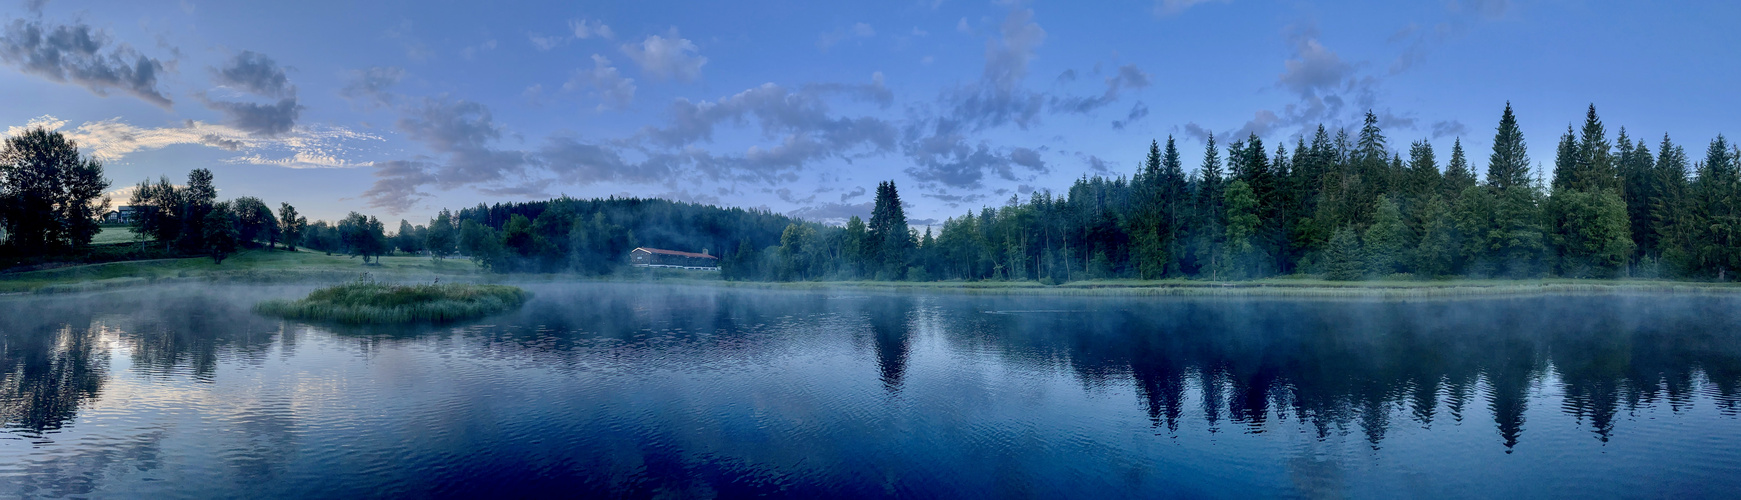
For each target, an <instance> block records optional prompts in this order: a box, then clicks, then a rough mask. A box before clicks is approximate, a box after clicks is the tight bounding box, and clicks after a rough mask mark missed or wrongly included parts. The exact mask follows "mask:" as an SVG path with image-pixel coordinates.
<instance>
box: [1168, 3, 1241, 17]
mask: <svg viewBox="0 0 1741 500" xmlns="http://www.w3.org/2000/svg"><path fill="white" fill-rule="evenodd" d="M1231 1H1232V0H1160V1H1159V2H1156V3H1155V15H1157V16H1171V15H1175V14H1178V13H1180V12H1184V11H1185V9H1189V8H1191V7H1194V6H1196V5H1199V4H1205V3H1210V2H1220V3H1228V2H1231Z"/></svg>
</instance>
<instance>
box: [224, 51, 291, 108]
mask: <svg viewBox="0 0 1741 500" xmlns="http://www.w3.org/2000/svg"><path fill="white" fill-rule="evenodd" d="M212 74H213V77H214V78H215V79H216V80H217V82H218V84H219V85H224V86H228V87H234V88H237V89H240V90H242V91H244V92H248V93H251V94H255V95H260V96H265V97H273V98H287V97H294V96H295V95H296V87H295V86H294V85H291V84H290V77H289V76H287V75H285V74H284V68H280V67H278V63H276V62H274V61H272V58H270V57H266V55H265V54H261V53H259V52H254V51H250V50H244V51H242V52H241V53H239V54H236V56H235V57H232V58H230V60H229V61H228V62H226V63H225V64H224V66H223V67H221V68H213V69H212Z"/></svg>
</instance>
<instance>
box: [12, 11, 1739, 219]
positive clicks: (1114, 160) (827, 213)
mask: <svg viewBox="0 0 1741 500" xmlns="http://www.w3.org/2000/svg"><path fill="white" fill-rule="evenodd" d="M0 1H12V0H0ZM0 9H3V10H0V16H3V17H4V19H0V29H3V31H4V32H3V33H0V95H4V96H5V98H4V99H0V126H4V127H6V131H7V133H8V134H16V133H18V132H20V131H22V130H25V129H27V128H30V127H47V128H50V129H54V130H59V131H61V132H63V133H65V134H67V135H69V136H70V137H71V138H73V139H75V140H76V141H78V143H79V145H80V146H81V149H82V150H83V151H84V152H85V153H86V154H89V155H93V156H95V157H96V158H98V159H100V160H102V161H103V162H104V164H105V170H106V173H107V175H108V177H109V179H110V180H111V181H113V183H114V184H113V186H112V189H114V190H115V193H113V194H114V196H115V197H116V200H117V203H116V204H124V203H125V198H126V196H127V194H128V193H127V189H128V188H130V187H131V186H133V185H136V184H138V183H139V182H140V181H142V180H146V179H153V180H155V179H157V178H159V177H160V176H167V177H168V178H170V179H171V181H172V182H176V181H181V180H184V179H185V178H186V176H187V172H188V171H189V170H191V169H194V168H207V169H210V170H211V171H212V172H213V174H214V176H215V178H216V184H217V186H218V188H219V196H220V198H224V199H229V198H235V197H241V196H255V197H259V198H261V199H263V200H265V201H266V202H267V203H268V204H270V205H273V206H276V205H277V203H278V202H281V201H282V202H289V203H291V204H293V205H295V206H297V208H298V210H299V211H300V212H302V213H304V214H307V215H308V216H310V218H311V219H314V218H319V219H328V220H332V219H336V218H339V217H343V216H344V215H345V214H346V213H348V212H351V211H358V212H362V213H365V214H372V215H377V216H379V217H381V218H382V219H383V220H389V221H391V220H396V219H408V220H410V221H412V222H413V223H422V222H424V221H427V220H428V219H429V218H431V217H433V215H434V214H435V213H436V212H437V211H439V210H441V209H442V208H451V209H458V208H463V207H468V206H475V205H477V204H479V203H496V202H506V201H529V200H540V199H548V198H552V197H556V196H563V195H566V196H572V197H583V198H586V197H606V196H619V197H621V196H635V197H661V198H668V199H676V200H683V201H691V202H700V203H710V204H719V205H728V206H742V207H750V208H760V209H766V210H770V211H773V212H777V213H784V214H791V215H796V216H800V217H804V218H808V219H812V220H819V221H825V222H832V223H838V222H840V221H842V220H844V218H845V217H848V216H851V215H859V216H861V217H868V215H869V213H870V208H871V204H872V197H873V196H874V194H871V193H874V192H875V189H874V186H876V184H877V183H878V182H881V181H887V180H892V181H894V182H895V183H896V185H897V186H898V188H899V190H900V193H901V197H902V200H903V201H904V202H905V204H906V205H907V210H906V213H907V215H908V217H909V219H910V220H911V222H913V223H914V224H916V225H927V224H937V223H939V222H938V221H941V220H943V219H944V218H946V217H951V216H958V215H960V214H963V213H966V212H968V211H969V210H977V209H978V208H979V207H981V206H986V205H991V206H998V205H1002V204H1004V203H1006V202H1007V201H1008V200H1009V199H1010V198H1011V197H1012V196H1019V197H1020V198H1021V199H1026V198H1027V197H1028V196H1029V195H1030V194H1032V193H1034V192H1035V191H1036V190H1051V191H1052V192H1054V193H1061V192H1064V191H1066V190H1067V189H1068V187H1069V185H1070V183H1072V182H1073V181H1075V180H1076V179H1078V178H1081V177H1082V176H1085V175H1087V176H1093V175H1105V176H1118V175H1125V176H1128V175H1130V174H1131V173H1132V172H1134V171H1135V170H1136V164H1137V162H1138V161H1140V160H1141V159H1142V158H1143V156H1144V155H1145V154H1146V152H1147V149H1148V145H1149V142H1150V141H1151V140H1160V141H1162V142H1165V141H1166V140H1167V138H1168V137H1173V138H1175V139H1176V140H1177V141H1178V144H1179V147H1180V148H1181V149H1182V150H1183V151H1184V152H1185V154H1184V156H1185V158H1186V164H1187V165H1188V166H1189V167H1191V168H1193V169H1194V168H1195V166H1196V165H1197V164H1198V163H1199V161H1200V160H1199V159H1200V158H1201V157H1202V152H1203V147H1204V142H1205V139H1206V138H1207V137H1208V136H1209V135H1210V134H1214V135H1215V137H1217V139H1218V140H1219V141H1220V142H1221V143H1222V144H1225V143H1226V142H1228V141H1227V139H1228V138H1229V137H1233V138H1244V137H1247V136H1249V135H1250V134H1257V135H1258V136H1259V137H1261V138H1262V139H1263V140H1264V142H1265V144H1266V145H1268V148H1269V149H1271V150H1273V149H1274V147H1275V145H1276V144H1277V143H1278V141H1280V142H1281V143H1282V144H1285V145H1287V146H1288V147H1289V148H1290V149H1291V148H1292V147H1293V145H1294V143H1295V140H1297V138H1298V137H1299V136H1300V135H1301V134H1302V133H1304V134H1310V133H1311V132H1312V131H1314V130H1315V129H1316V127H1317V126H1318V125H1320V124H1321V125H1324V126H1326V127H1328V128H1330V129H1332V130H1335V129H1338V128H1346V129H1351V130H1352V129H1357V128H1358V127H1359V125H1360V121H1361V119H1362V117H1363V116H1364V114H1365V113H1366V112H1367V111H1371V112H1372V113H1374V114H1376V115H1377V116H1378V117H1379V118H1380V120H1379V123H1380V125H1381V126H1382V127H1383V129H1384V133H1385V135H1386V136H1387V137H1388V139H1389V145H1390V147H1391V149H1393V150H1398V151H1406V150H1407V148H1408V144H1409V143H1411V142H1413V141H1418V140H1427V141H1430V142H1431V143H1432V144H1433V145H1434V147H1435V148H1436V149H1437V151H1438V157H1439V158H1440V159H1441V161H1443V160H1444V159H1446V158H1449V150H1450V147H1451V144H1452V141H1455V140H1461V141H1462V143H1463V145H1464V147H1465V148H1466V149H1467V150H1468V151H1469V157H1470V161H1471V163H1472V164H1473V165H1474V166H1475V168H1476V170H1477V171H1478V172H1479V171H1484V170H1485V165H1486V158H1487V153H1488V151H1489V148H1490V147H1491V144H1492V138H1493V133H1494V128H1495V126H1496V125H1497V123H1498V121H1499V116H1500V114H1501V112H1502V110H1503V109H1504V107H1505V105H1506V103H1507V102H1509V103H1511V105H1512V106H1513V107H1514V109H1515V111H1516V113H1517V116H1518V119H1519V122H1520V123H1521V125H1522V128H1523V131H1524V136H1525V139H1526V140H1527V141H1528V142H1529V145H1530V146H1531V147H1530V155H1531V157H1532V158H1533V159H1534V161H1535V162H1536V163H1538V164H1541V165H1542V166H1543V167H1544V168H1547V169H1551V162H1552V159H1553V146H1554V144H1555V142H1556V141H1557V140H1558V138H1559V135H1560V134H1562V133H1564V131H1565V130H1566V127H1567V126H1569V125H1576V124H1581V123H1582V122H1583V119H1584V113H1585V110H1586V108H1587V107H1588V106H1590V105H1592V104H1594V105H1595V106H1596V108H1597V111H1598V113H1600V115H1601V117H1602V119H1603V121H1604V122H1605V123H1606V124H1607V127H1608V130H1609V132H1610V134H1613V133H1615V132H1616V131H1618V130H1619V129H1620V128H1621V127H1625V128H1626V130H1627V132H1628V134H1630V135H1631V136H1632V137H1634V138H1648V139H1649V140H1650V144H1651V145H1652V146H1653V149H1655V148H1654V146H1655V144H1656V143H1657V142H1658V141H1660V140H1661V138H1662V136H1663V135H1664V134H1668V135H1670V136H1672V137H1673V138H1674V139H1675V141H1676V142H1677V143H1680V144H1683V145H1686V146H1687V150H1688V151H1689V153H1692V156H1694V157H1699V156H1702V152H1703V150H1704V147H1703V145H1704V144H1705V143H1707V142H1708V141H1710V140H1711V139H1712V138H1714V137H1715V136H1716V135H1717V134H1720V133H1727V134H1733V133H1737V130H1736V127H1735V125H1736V123H1737V121H1736V119H1737V117H1738V116H1741V92H1738V90H1741V87H1738V86H1737V85H1736V82H1741V58H1738V57H1737V53H1741V51H1738V49H1741V2H1727V1H1685V2H1661V3H1658V2H1648V3H1647V2H1635V1H1577V0H1542V1H1526V0H1515V1H1513V0H1426V1H1419V2H1392V1H1345V2H1297V1H1296V2H1289V1H1256V0H1158V1H1121V2H1046V1H1033V2H984V1H959V0H922V1H887V2H856V3H855V2H800V1H783V0H782V1H757V2H694V3H685V2H663V1H640V2H588V1H582V2H574V1H568V2H544V3H537V2H456V1H440V0H434V1H396V0H377V1H371V2H353V1H342V2H326V1H298V2H210V1H201V0H181V1H165V2H154V1H144V0H130V1H125V2H71V1H58V0H48V1H43V0H31V1H24V2H16V1H13V3H12V4H10V5H0ZM1224 154H1225V153H1224ZM391 225H392V224H389V226H391Z"/></svg>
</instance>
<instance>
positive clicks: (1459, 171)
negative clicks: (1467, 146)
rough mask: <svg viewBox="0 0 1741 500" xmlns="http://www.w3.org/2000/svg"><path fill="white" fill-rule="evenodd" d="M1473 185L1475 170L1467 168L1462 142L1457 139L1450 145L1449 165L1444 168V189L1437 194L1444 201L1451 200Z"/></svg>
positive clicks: (1467, 160) (1474, 182)
mask: <svg viewBox="0 0 1741 500" xmlns="http://www.w3.org/2000/svg"><path fill="white" fill-rule="evenodd" d="M1475 184H1476V181H1475V170H1474V169H1471V168H1469V159H1468V158H1466V157H1464V155H1463V140H1462V139H1457V140H1456V142H1453V143H1451V163H1450V164H1449V165H1446V166H1445V182H1444V184H1443V186H1444V187H1443V188H1442V189H1441V190H1440V191H1439V194H1440V195H1441V196H1443V197H1444V198H1445V199H1446V200H1453V199H1456V198H1457V196H1458V195H1460V194H1462V193H1463V190H1465V189H1469V187H1470V186H1474V185H1475Z"/></svg>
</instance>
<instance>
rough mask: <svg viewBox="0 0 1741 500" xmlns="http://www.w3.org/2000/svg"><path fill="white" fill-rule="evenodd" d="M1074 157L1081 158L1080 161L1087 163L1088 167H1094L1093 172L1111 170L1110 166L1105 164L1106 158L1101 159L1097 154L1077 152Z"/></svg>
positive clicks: (1107, 171)
mask: <svg viewBox="0 0 1741 500" xmlns="http://www.w3.org/2000/svg"><path fill="white" fill-rule="evenodd" d="M1076 157H1077V158H1080V159H1082V163H1085V164H1087V165H1088V168H1091V169H1094V171H1095V172H1100V173H1103V174H1105V173H1110V172H1112V167H1111V166H1109V165H1107V163H1106V160H1103V159H1101V158H1100V157H1099V156H1094V155H1091V154H1083V153H1077V154H1076Z"/></svg>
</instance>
